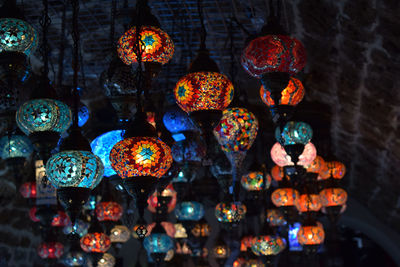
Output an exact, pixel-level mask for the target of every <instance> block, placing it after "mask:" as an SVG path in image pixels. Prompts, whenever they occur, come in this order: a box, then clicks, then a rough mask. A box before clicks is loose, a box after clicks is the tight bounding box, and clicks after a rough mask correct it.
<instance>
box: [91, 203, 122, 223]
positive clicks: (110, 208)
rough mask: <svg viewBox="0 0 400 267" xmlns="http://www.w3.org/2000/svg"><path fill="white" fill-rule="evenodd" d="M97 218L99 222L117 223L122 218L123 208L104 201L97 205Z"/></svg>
mask: <svg viewBox="0 0 400 267" xmlns="http://www.w3.org/2000/svg"><path fill="white" fill-rule="evenodd" d="M95 212H96V217H97V220H99V222H103V221H113V222H116V221H118V220H119V219H120V218H121V217H122V213H123V208H122V206H121V205H120V204H118V203H117V202H113V201H104V202H100V203H98V204H97V205H96V209H95Z"/></svg>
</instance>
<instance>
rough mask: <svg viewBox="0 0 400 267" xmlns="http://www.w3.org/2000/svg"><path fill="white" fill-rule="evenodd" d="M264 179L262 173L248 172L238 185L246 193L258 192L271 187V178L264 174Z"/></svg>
mask: <svg viewBox="0 0 400 267" xmlns="http://www.w3.org/2000/svg"><path fill="white" fill-rule="evenodd" d="M265 178H266V179H264V174H263V173H262V172H250V173H248V174H246V175H243V176H242V179H241V180H240V183H241V184H242V186H243V188H244V189H246V190H247V191H260V190H264V189H268V188H269V187H270V186H271V176H270V175H269V174H266V175H265ZM264 180H265V181H264Z"/></svg>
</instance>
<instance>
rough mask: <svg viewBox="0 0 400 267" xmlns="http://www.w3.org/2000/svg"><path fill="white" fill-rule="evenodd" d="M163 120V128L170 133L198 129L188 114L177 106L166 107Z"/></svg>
mask: <svg viewBox="0 0 400 267" xmlns="http://www.w3.org/2000/svg"><path fill="white" fill-rule="evenodd" d="M163 122H164V125H165V128H167V130H168V131H170V132H171V133H172V134H177V133H181V132H186V131H198V128H197V127H196V126H195V125H194V123H193V122H192V120H191V119H190V117H189V115H188V114H187V113H185V112H184V111H183V110H182V109H180V108H178V107H173V108H170V109H168V110H167V112H165V114H164V117H163ZM175 141H177V140H175Z"/></svg>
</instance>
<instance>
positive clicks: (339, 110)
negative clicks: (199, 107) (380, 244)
mask: <svg viewBox="0 0 400 267" xmlns="http://www.w3.org/2000/svg"><path fill="white" fill-rule="evenodd" d="M81 2H82V3H81V9H80V24H79V25H80V30H81V39H82V56H83V63H84V68H83V70H84V74H85V83H86V87H85V93H84V96H83V97H84V101H85V102H86V103H88V104H89V106H90V108H91V112H92V113H95V112H96V109H101V108H103V107H102V106H101V105H103V104H104V100H102V99H104V96H103V94H102V93H101V90H102V89H101V87H100V85H99V82H98V80H99V77H100V74H101V73H102V72H103V71H104V70H105V69H106V68H107V65H108V62H109V58H110V56H109V55H110V54H111V52H110V51H111V49H110V41H109V27H110V26H109V25H110V12H111V11H110V9H111V1H110V0H85V1H81ZM117 2H118V16H117V24H116V37H119V36H120V35H121V34H122V32H123V29H124V27H123V24H126V22H127V20H129V19H127V16H128V15H129V11H131V10H132V8H133V6H134V4H135V3H134V1H129V3H128V4H129V8H128V9H126V8H124V7H123V1H122V0H120V1H117ZM202 2H203V6H204V13H205V25H206V29H207V33H208V35H207V46H208V48H209V49H210V52H211V55H212V56H213V58H214V59H215V60H216V61H217V63H218V64H219V66H220V69H221V71H222V72H223V73H226V74H229V71H230V66H231V60H230V54H231V51H230V47H229V42H228V39H229V34H228V32H229V18H230V17H232V16H234V17H235V18H236V19H237V21H239V22H240V24H241V27H240V26H239V25H238V24H234V28H233V29H234V41H235V42H234V48H235V53H234V56H235V63H236V67H237V69H238V74H237V75H236V77H235V79H234V81H235V85H236V89H237V90H241V91H245V92H247V95H248V96H249V100H250V102H251V103H253V104H255V105H259V106H260V107H262V108H264V106H263V104H262V102H261V101H260V99H259V97H258V89H259V85H260V83H259V81H257V80H255V79H254V78H250V77H249V76H248V75H247V74H246V73H245V72H244V71H243V70H242V68H241V66H240V63H239V62H240V55H241V50H242V49H243V46H244V41H245V39H246V37H247V36H248V34H247V33H246V32H248V33H256V32H257V31H258V30H259V29H260V27H261V26H262V25H263V24H264V20H265V16H266V14H267V11H268V8H267V3H268V2H269V1H267V0H232V1H227V0H203V1H202ZM281 3H282V7H283V12H282V14H283V18H282V21H281V23H282V24H283V25H284V26H285V27H286V29H287V30H288V32H289V33H291V35H293V36H295V37H296V38H298V39H299V40H301V41H302V42H303V44H304V46H305V47H306V49H307V52H308V53H307V57H308V62H307V66H306V68H305V72H304V75H303V77H304V84H305V86H306V100H307V101H310V102H311V101H314V102H319V103H321V104H323V105H326V106H328V107H329V108H330V110H331V112H330V113H331V129H330V137H331V143H330V144H331V152H332V153H333V155H335V156H336V157H337V159H339V160H341V161H343V162H345V164H346V166H347V168H348V175H347V176H346V178H345V179H346V183H347V189H348V191H349V193H350V195H351V196H352V197H354V198H355V199H357V200H358V201H359V202H361V203H363V204H364V205H365V206H366V207H367V208H368V209H370V210H371V211H372V213H373V214H374V215H375V216H376V217H377V218H378V219H379V220H381V221H382V222H384V223H385V224H386V225H388V226H390V227H392V228H393V229H395V230H396V231H398V232H400V197H399V195H398V192H399V190H400V179H399V177H398V176H399V174H400V171H399V170H400V168H399V166H400V138H399V137H400V130H399V126H398V124H399V113H400V105H399V103H400V102H399V100H400V90H399V88H400V76H399V73H400V16H399V15H398V14H400V4H399V2H398V1H397V0H342V1H336V0H290V1H289V0H282V1H281ZM49 4H50V17H51V20H52V24H51V29H50V33H51V37H50V38H51V43H50V45H51V63H52V64H51V68H50V69H51V71H50V72H51V75H53V74H54V73H57V70H58V61H59V53H58V52H59V45H60V44H59V40H60V28H61V16H62V9H63V5H64V1H61V0H49ZM23 5H24V12H25V15H26V18H27V20H28V21H29V22H31V23H32V24H33V25H34V26H35V27H36V29H38V30H39V29H40V27H39V23H38V21H39V17H40V15H41V10H42V5H41V1H37V0H23ZM150 6H151V7H152V9H153V13H154V14H155V15H156V16H157V17H158V18H159V20H160V22H161V25H162V28H163V29H164V30H165V31H166V32H167V33H169V35H170V36H171V37H172V39H173V40H174V43H175V47H176V51H175V55H174V58H173V60H172V61H171V62H170V64H167V65H165V66H164V67H163V71H162V73H161V74H160V77H159V78H158V81H157V82H156V84H155V85H154V87H157V88H158V89H160V90H165V91H167V92H168V91H171V89H172V87H173V85H174V83H175V82H176V81H177V80H178V78H179V77H180V76H181V75H182V74H183V73H185V71H186V66H187V65H188V63H189V62H190V60H191V58H192V57H193V55H194V54H195V52H196V50H197V48H198V44H199V36H198V34H197V33H198V32H199V29H200V22H199V18H198V15H197V1H193V0H191V1H179V0H176V1H167V0H165V1H150ZM70 18H71V10H70V7H68V8H67V19H68V24H67V34H68V36H67V38H68V44H67V47H66V49H67V50H66V53H65V59H64V69H65V73H64V83H65V84H67V83H70V78H71V67H70V66H71V57H70V55H71V54H72V53H71V44H72V40H71V38H70V36H69V32H70V24H69V22H70ZM38 58H40V57H39V55H34V57H33V58H32V59H31V62H32V65H33V66H34V68H35V69H38V68H39V67H40V60H39V59H38ZM99 103H100V104H99ZM315 112H316V113H319V112H321V113H324V112H326V110H315Z"/></svg>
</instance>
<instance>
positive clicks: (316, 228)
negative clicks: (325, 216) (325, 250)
mask: <svg viewBox="0 0 400 267" xmlns="http://www.w3.org/2000/svg"><path fill="white" fill-rule="evenodd" d="M297 240H298V242H299V244H300V245H302V246H303V249H304V250H305V252H306V253H307V254H314V253H316V252H317V250H318V248H319V246H320V245H321V244H322V243H323V242H324V240H325V231H324V227H323V226H322V224H321V223H320V222H315V221H309V222H306V223H305V224H304V225H302V226H301V227H300V229H299V231H298V232H297Z"/></svg>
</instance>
